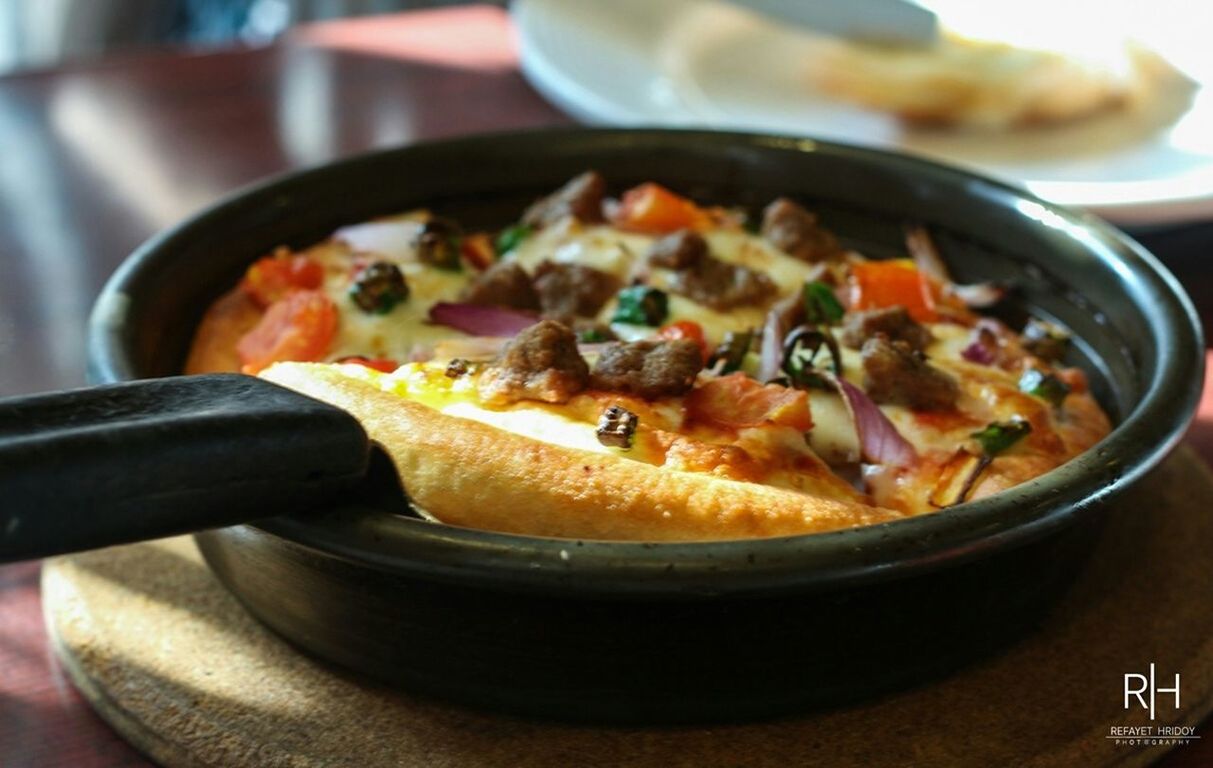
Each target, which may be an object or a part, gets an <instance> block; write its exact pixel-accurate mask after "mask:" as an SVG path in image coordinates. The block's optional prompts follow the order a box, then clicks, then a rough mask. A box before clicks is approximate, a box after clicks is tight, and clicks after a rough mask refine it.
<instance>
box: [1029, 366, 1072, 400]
mask: <svg viewBox="0 0 1213 768" xmlns="http://www.w3.org/2000/svg"><path fill="white" fill-rule="evenodd" d="M1019 390H1020V391H1021V392H1027V393H1028V394H1029V395H1032V396H1034V397H1039V398H1040V399H1041V400H1044V401H1045V402H1046V403H1049V404H1050V405H1054V406H1057V405H1061V403H1062V401H1063V400H1065V399H1066V395H1068V394H1070V385H1069V384H1067V383H1065V382H1064V381H1062V380H1061V379H1059V378H1057V377H1056V376H1054V375H1053V374H1051V373H1045V372H1044V371H1041V370H1039V369H1036V368H1031V369H1029V370H1027V371H1024V374H1023V376H1020V377H1019Z"/></svg>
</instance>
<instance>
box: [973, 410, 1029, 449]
mask: <svg viewBox="0 0 1213 768" xmlns="http://www.w3.org/2000/svg"><path fill="white" fill-rule="evenodd" d="M1031 431H1032V425H1031V424H1029V423H1028V422H1026V421H1024V420H1023V419H1016V420H1014V421H995V422H991V423H990V424H989V425H988V426H987V427H986V428H985V429H982V430H980V431H978V432H974V433H973V434H972V435H970V437H972V438H973V439H974V440H976V441H977V443H978V445H980V446H981V450H982V453H984V454H985V455H986V456H991V457H992V456H996V455H998V454H1000V453H1002V452H1003V451H1005V450H1006V449H1008V448H1010V447H1011V446H1012V445H1015V444H1016V443H1018V442H1019V441H1020V440H1022V439H1023V438H1024V437H1026V436H1027V435H1028V433H1030V432H1031Z"/></svg>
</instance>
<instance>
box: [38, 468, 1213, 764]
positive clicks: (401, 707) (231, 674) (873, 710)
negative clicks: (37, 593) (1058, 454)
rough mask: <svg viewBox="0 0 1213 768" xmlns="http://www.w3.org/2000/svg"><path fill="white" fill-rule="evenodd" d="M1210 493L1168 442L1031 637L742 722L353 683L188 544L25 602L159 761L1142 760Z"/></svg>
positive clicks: (1195, 629) (1190, 697)
mask: <svg viewBox="0 0 1213 768" xmlns="http://www.w3.org/2000/svg"><path fill="white" fill-rule="evenodd" d="M1211 499H1213V477H1211V476H1210V474H1209V472H1208V470H1207V469H1206V468H1205V467H1204V465H1203V464H1202V463H1201V462H1200V461H1199V460H1198V459H1196V458H1195V456H1194V455H1193V454H1192V453H1191V452H1190V451H1188V450H1186V449H1184V450H1181V451H1179V452H1178V453H1176V454H1175V455H1174V456H1173V457H1172V458H1171V459H1170V460H1168V462H1167V463H1166V464H1165V465H1164V466H1163V467H1162V468H1161V469H1160V470H1159V471H1157V472H1156V473H1155V474H1154V475H1153V476H1152V477H1150V478H1148V479H1147V480H1146V481H1144V482H1143V483H1142V484H1141V485H1140V486H1139V487H1138V489H1137V490H1135V491H1134V492H1132V493H1131V494H1130V496H1129V497H1128V498H1127V499H1126V500H1125V503H1124V504H1123V505H1121V507H1120V508H1119V511H1118V512H1117V514H1116V515H1115V517H1114V519H1113V521H1112V523H1111V525H1110V526H1109V527H1108V529H1107V530H1106V531H1105V533H1104V535H1103V536H1102V538H1101V540H1100V542H1099V544H1098V546H1097V549H1096V551H1095V553H1094V555H1093V557H1092V559H1091V561H1090V563H1089V565H1088V566H1087V567H1086V569H1085V570H1084V572H1083V574H1082V576H1081V577H1080V578H1079V580H1078V582H1077V583H1076V584H1075V586H1074V588H1073V589H1072V590H1071V591H1070V593H1069V594H1067V595H1066V596H1065V597H1064V598H1063V599H1062V601H1061V603H1060V605H1059V606H1058V608H1057V610H1056V611H1055V612H1054V614H1053V615H1052V617H1051V618H1050V619H1049V621H1048V622H1046V624H1045V625H1044V626H1042V627H1041V628H1040V629H1039V631H1037V632H1035V633H1034V634H1032V635H1031V636H1030V637H1029V638H1028V639H1026V640H1024V641H1023V642H1021V643H1020V644H1018V645H1016V646H1015V647H1013V648H1011V649H1010V650H1009V651H1007V652H1005V653H1003V654H1001V655H999V656H997V657H995V658H992V659H989V660H986V661H984V662H982V663H979V664H977V665H974V666H971V667H969V668H967V669H965V670H964V671H962V672H961V673H958V674H956V675H954V676H952V677H951V678H949V679H946V680H943V681H941V682H938V683H935V684H932V685H929V686H924V687H921V688H918V689H914V690H910V691H906V692H903V693H900V694H896V695H892V696H888V697H885V698H883V699H880V700H877V701H873V702H869V703H866V704H864V705H861V706H851V707H847V708H842V709H837V710H833V711H823V712H817V713H814V714H810V715H806V716H803V717H798V718H792V719H784V720H780V721H776V722H769V723H762V724H751V725H736V726H714V727H685V728H662V729H638V728H626V729H625V728H610V729H607V728H603V729H595V728H587V727H572V726H563V725H552V724H547V723H539V722H529V721H524V720H518V719H512V718H508V717H502V716H497V715H492V714H485V713H480V712H474V711H470V710H466V709H460V708H456V707H454V706H449V705H446V704H440V703H436V702H433V701H429V700H424V699H420V698H415V697H412V696H409V695H406V694H402V693H399V692H396V691H392V690H388V689H385V688H380V687H376V686H372V685H368V684H366V683H365V682H362V681H360V680H356V679H354V678H352V677H350V676H348V675H346V674H344V673H342V672H340V671H335V670H333V669H331V668H329V667H327V666H325V665H323V664H320V663H317V662H315V661H312V660H310V659H308V658H306V657H304V656H302V655H301V654H299V653H298V652H296V651H295V650H293V649H292V648H291V647H290V646H289V645H287V644H286V643H284V642H283V641H282V640H280V639H279V638H278V637H276V636H275V635H273V634H271V633H270V632H269V631H267V630H266V629H264V628H263V627H261V626H260V625H259V624H258V623H257V622H256V621H254V620H253V619H252V618H251V617H250V616H249V615H248V614H246V613H245V612H244V611H243V609H241V607H240V605H239V604H238V603H237V602H236V600H235V599H234V598H232V597H231V596H230V595H229V594H228V593H227V592H226V591H224V589H223V588H222V587H221V586H220V585H219V584H218V582H217V581H216V580H215V579H214V578H213V577H212V576H211V574H210V572H209V571H208V570H207V568H206V566H205V565H204V564H203V563H202V561H201V558H200V556H199V555H198V552H197V550H196V549H195V548H194V545H193V543H192V541H191V540H190V539H188V538H178V539H170V540H166V541H162V542H156V543H150V544H138V545H133V546H127V547H118V548H114V549H109V550H102V551H99V552H93V553H89V554H83V555H75V556H70V557H64V558H59V559H56V560H52V561H48V562H47V565H46V567H45V569H44V575H43V594H44V601H45V610H46V617H47V622H48V625H49V627H50V631H51V636H52V638H53V642H54V643H55V649H56V651H57V653H58V656H59V658H60V660H61V661H62V663H63V665H64V667H65V668H66V670H67V672H68V673H69V675H70V676H71V678H72V680H73V681H74V682H75V684H76V685H77V687H79V688H80V690H81V691H82V692H83V693H84V695H85V696H86V697H87V698H88V699H89V701H91V702H92V704H93V705H94V706H95V707H96V709H97V711H98V712H99V713H100V714H101V716H102V717H104V718H105V719H106V720H107V721H108V722H109V723H110V724H111V725H113V726H114V727H115V728H116V729H117V730H118V731H119V732H120V733H122V735H123V736H125V737H126V738H127V739H128V740H130V741H131V742H132V743H133V744H134V745H135V746H136V747H138V748H139V749H141V750H143V751H144V752H145V753H147V754H148V755H149V756H151V757H152V758H154V759H155V760H157V761H159V762H161V763H163V764H164V765H167V766H224V767H225V768H239V767H241V766H291V767H292V768H293V767H296V766H298V767H299V768H312V767H314V766H347V765H348V766H357V767H358V768H372V767H374V766H426V767H427V768H447V767H448V766H449V767H450V768H455V767H456V766H457V767H458V768H477V767H480V766H485V767H488V766H493V767H496V766H536V767H537V768H540V767H541V768H548V767H552V768H554V767H555V766H570V765H576V766H599V765H601V766H616V765H632V766H642V767H645V768H647V767H650V766H651V767H653V768H656V767H657V766H661V767H662V768H667V767H673V766H688V767H689V766H696V767H697V768H698V767H702V766H779V767H780V768H783V767H784V766H801V765H815V764H828V765H832V766H838V767H840V768H845V767H846V766H901V765H916V766H933V765H939V766H950V765H956V764H964V765H1020V766H1066V767H1068V766H1075V765H1084V766H1097V765H1118V766H1125V765H1144V764H1146V763H1148V762H1150V761H1152V760H1154V759H1157V758H1158V757H1159V756H1160V755H1161V754H1162V753H1163V752H1164V751H1166V750H1167V749H1170V748H1172V745H1170V744H1167V743H1159V744H1148V743H1147V744H1144V745H1141V744H1125V743H1118V742H1117V740H1116V739H1114V738H1108V737H1109V736H1110V735H1111V733H1112V731H1111V729H1112V728H1113V727H1116V726H1141V725H1152V726H1154V727H1159V726H1176V725H1184V726H1195V725H1197V724H1198V723H1200V721H1202V720H1203V719H1204V718H1205V716H1206V715H1207V714H1208V712H1209V711H1210V710H1211V709H1213V509H1211V508H1210V504H1209V501H1210V500H1211ZM1011 588H1014V587H1013V586H1012V587H1011ZM1150 663H1154V665H1155V669H1156V672H1157V676H1158V679H1159V682H1158V687H1159V688H1162V687H1171V686H1170V683H1171V682H1173V680H1174V674H1175V673H1177V672H1178V673H1180V674H1181V692H1182V693H1181V701H1180V704H1181V706H1180V708H1179V709H1178V710H1176V709H1175V708H1174V701H1173V694H1165V693H1162V692H1159V693H1158V694H1157V696H1156V699H1157V701H1156V709H1155V720H1154V721H1153V722H1151V721H1150V720H1149V718H1148V715H1147V713H1146V711H1145V710H1143V709H1141V708H1140V707H1137V706H1136V700H1132V701H1131V704H1133V705H1134V706H1133V708H1131V709H1129V710H1126V709H1125V708H1124V692H1123V683H1124V675H1125V674H1126V673H1147V672H1148V671H1149V665H1150ZM1164 680H1166V681H1168V682H1167V683H1166V684H1164V682H1163V681H1164ZM1196 735H1197V736H1203V737H1205V738H1208V739H1213V733H1207V734H1206V733H1201V731H1200V730H1199V729H1198V730H1197V731H1196ZM1200 743H1201V742H1199V741H1193V742H1190V743H1189V744H1188V745H1185V746H1178V747H1174V748H1178V749H1192V750H1196V749H1200V747H1199V746H1198V745H1199V744H1200Z"/></svg>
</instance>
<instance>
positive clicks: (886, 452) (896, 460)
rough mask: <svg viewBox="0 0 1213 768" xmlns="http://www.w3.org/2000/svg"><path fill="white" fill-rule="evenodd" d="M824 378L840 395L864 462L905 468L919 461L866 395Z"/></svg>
mask: <svg viewBox="0 0 1213 768" xmlns="http://www.w3.org/2000/svg"><path fill="white" fill-rule="evenodd" d="M827 378H828V379H829V380H830V381H831V382H832V383H833V384H834V385H835V386H836V387H837V388H838V392H839V394H841V395H842V402H843V404H844V405H846V407H847V413H849V414H850V416H851V421H852V423H854V424H855V431H856V433H857V434H858V435H859V449H860V452H861V453H862V454H863V457H864V459H866V460H867V461H870V462H872V463H874V464H892V465H893V466H896V467H908V466H910V465H912V464H913V463H914V462H916V461H917V460H918V454H917V453H916V452H915V451H914V446H912V445H910V443H909V441H907V440H906V439H905V438H904V437H902V436H901V433H900V432H898V431H897V427H895V426H893V422H891V421H889V417H888V416H885V415H884V413H883V412H882V411H881V410H880V408H879V407H877V405H876V403H874V402H872V398H870V397H868V395H867V393H866V392H864V391H863V390H862V389H860V388H859V387H857V386H855V385H854V384H852V383H851V382H849V381H847V380H846V379H843V378H840V377H838V376H829V375H827Z"/></svg>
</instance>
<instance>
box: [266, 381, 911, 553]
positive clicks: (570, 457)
mask: <svg viewBox="0 0 1213 768" xmlns="http://www.w3.org/2000/svg"><path fill="white" fill-rule="evenodd" d="M261 375H262V376H263V377H264V378H267V379H269V380H271V381H273V382H276V383H278V384H281V385H283V386H286V387H290V388H291V389H295V390H297V391H300V392H303V393H304V394H307V395H311V396H312V397H316V398H318V399H320V400H324V401H326V402H329V403H332V404H334V405H336V406H338V407H341V408H343V409H345V410H347V411H349V412H350V413H352V414H353V415H354V416H355V417H357V419H358V420H359V421H360V422H361V423H362V425H363V426H364V427H365V428H366V430H367V433H368V434H369V435H370V436H371V438H372V439H373V440H374V441H375V442H377V443H378V444H380V445H381V446H383V448H384V449H385V450H386V451H387V453H388V454H389V455H390V456H391V457H392V460H393V462H394V463H395V465H396V469H397V471H398V472H399V474H400V479H401V481H402V483H403V484H404V486H405V488H406V489H407V491H408V494H409V496H410V497H411V498H412V499H413V501H414V502H415V503H416V504H417V505H418V506H420V507H422V508H423V509H424V510H425V511H426V512H428V513H429V514H431V515H432V516H433V517H435V518H436V519H438V520H440V521H442V522H444V523H447V524H450V525H457V526H463V527H468V528H478V529H483V530H491V531H500V532H505V533H519V534H526V535H532V536H553V537H560V538H575V539H608V540H643V541H696V540H698V541H708V540H724V539H746V538H763V537H771V536H791V535H798V534H806V533H820V532H824V531H831V530H837V529H842V528H850V527H855V526H861V525H872V524H875V523H881V522H887V521H890V520H897V519H901V518H903V517H905V515H904V514H903V513H901V512H897V511H894V510H889V509H883V508H879V507H872V506H868V505H866V504H862V503H858V502H851V501H840V500H835V499H828V498H821V497H818V496H812V495H806V494H802V493H797V492H794V491H789V490H784V489H781V488H773V487H770V486H765V485H759V484H754V483H745V482H739V481H735V480H728V479H724V478H720V477H715V476H712V475H705V474H697V473H690V472H677V471H670V470H668V469H663V468H661V467H656V466H652V465H648V464H643V463H641V462H636V461H630V460H628V459H624V458H619V457H616V456H612V455H607V454H600V453H591V452H589V451H583V450H576V449H571V448H565V447H561V446H556V445H551V444H548V443H543V442H539V441H537V440H533V439H531V438H527V437H523V436H520V435H515V434H512V433H509V432H505V431H503V430H500V429H497V428H495V427H491V426H488V425H485V424H481V423H478V422H475V421H470V420H467V419H461V418H457V417H452V416H447V415H444V414H442V413H440V412H438V411H436V410H434V409H432V408H429V407H426V406H424V405H421V404H419V403H415V402H412V401H409V400H407V399H405V398H402V397H399V396H396V395H392V394H389V393H386V392H383V391H381V390H379V389H377V388H375V387H374V386H372V385H370V384H367V383H365V382H362V381H359V380H357V379H353V378H350V377H349V376H346V375H344V374H342V373H341V371H340V369H338V368H334V367H331V366H326V365H320V364H314V363H278V364H275V365H273V366H271V367H270V368H268V369H266V370H265V371H263V372H262V374H261ZM488 459H491V460H488Z"/></svg>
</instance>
